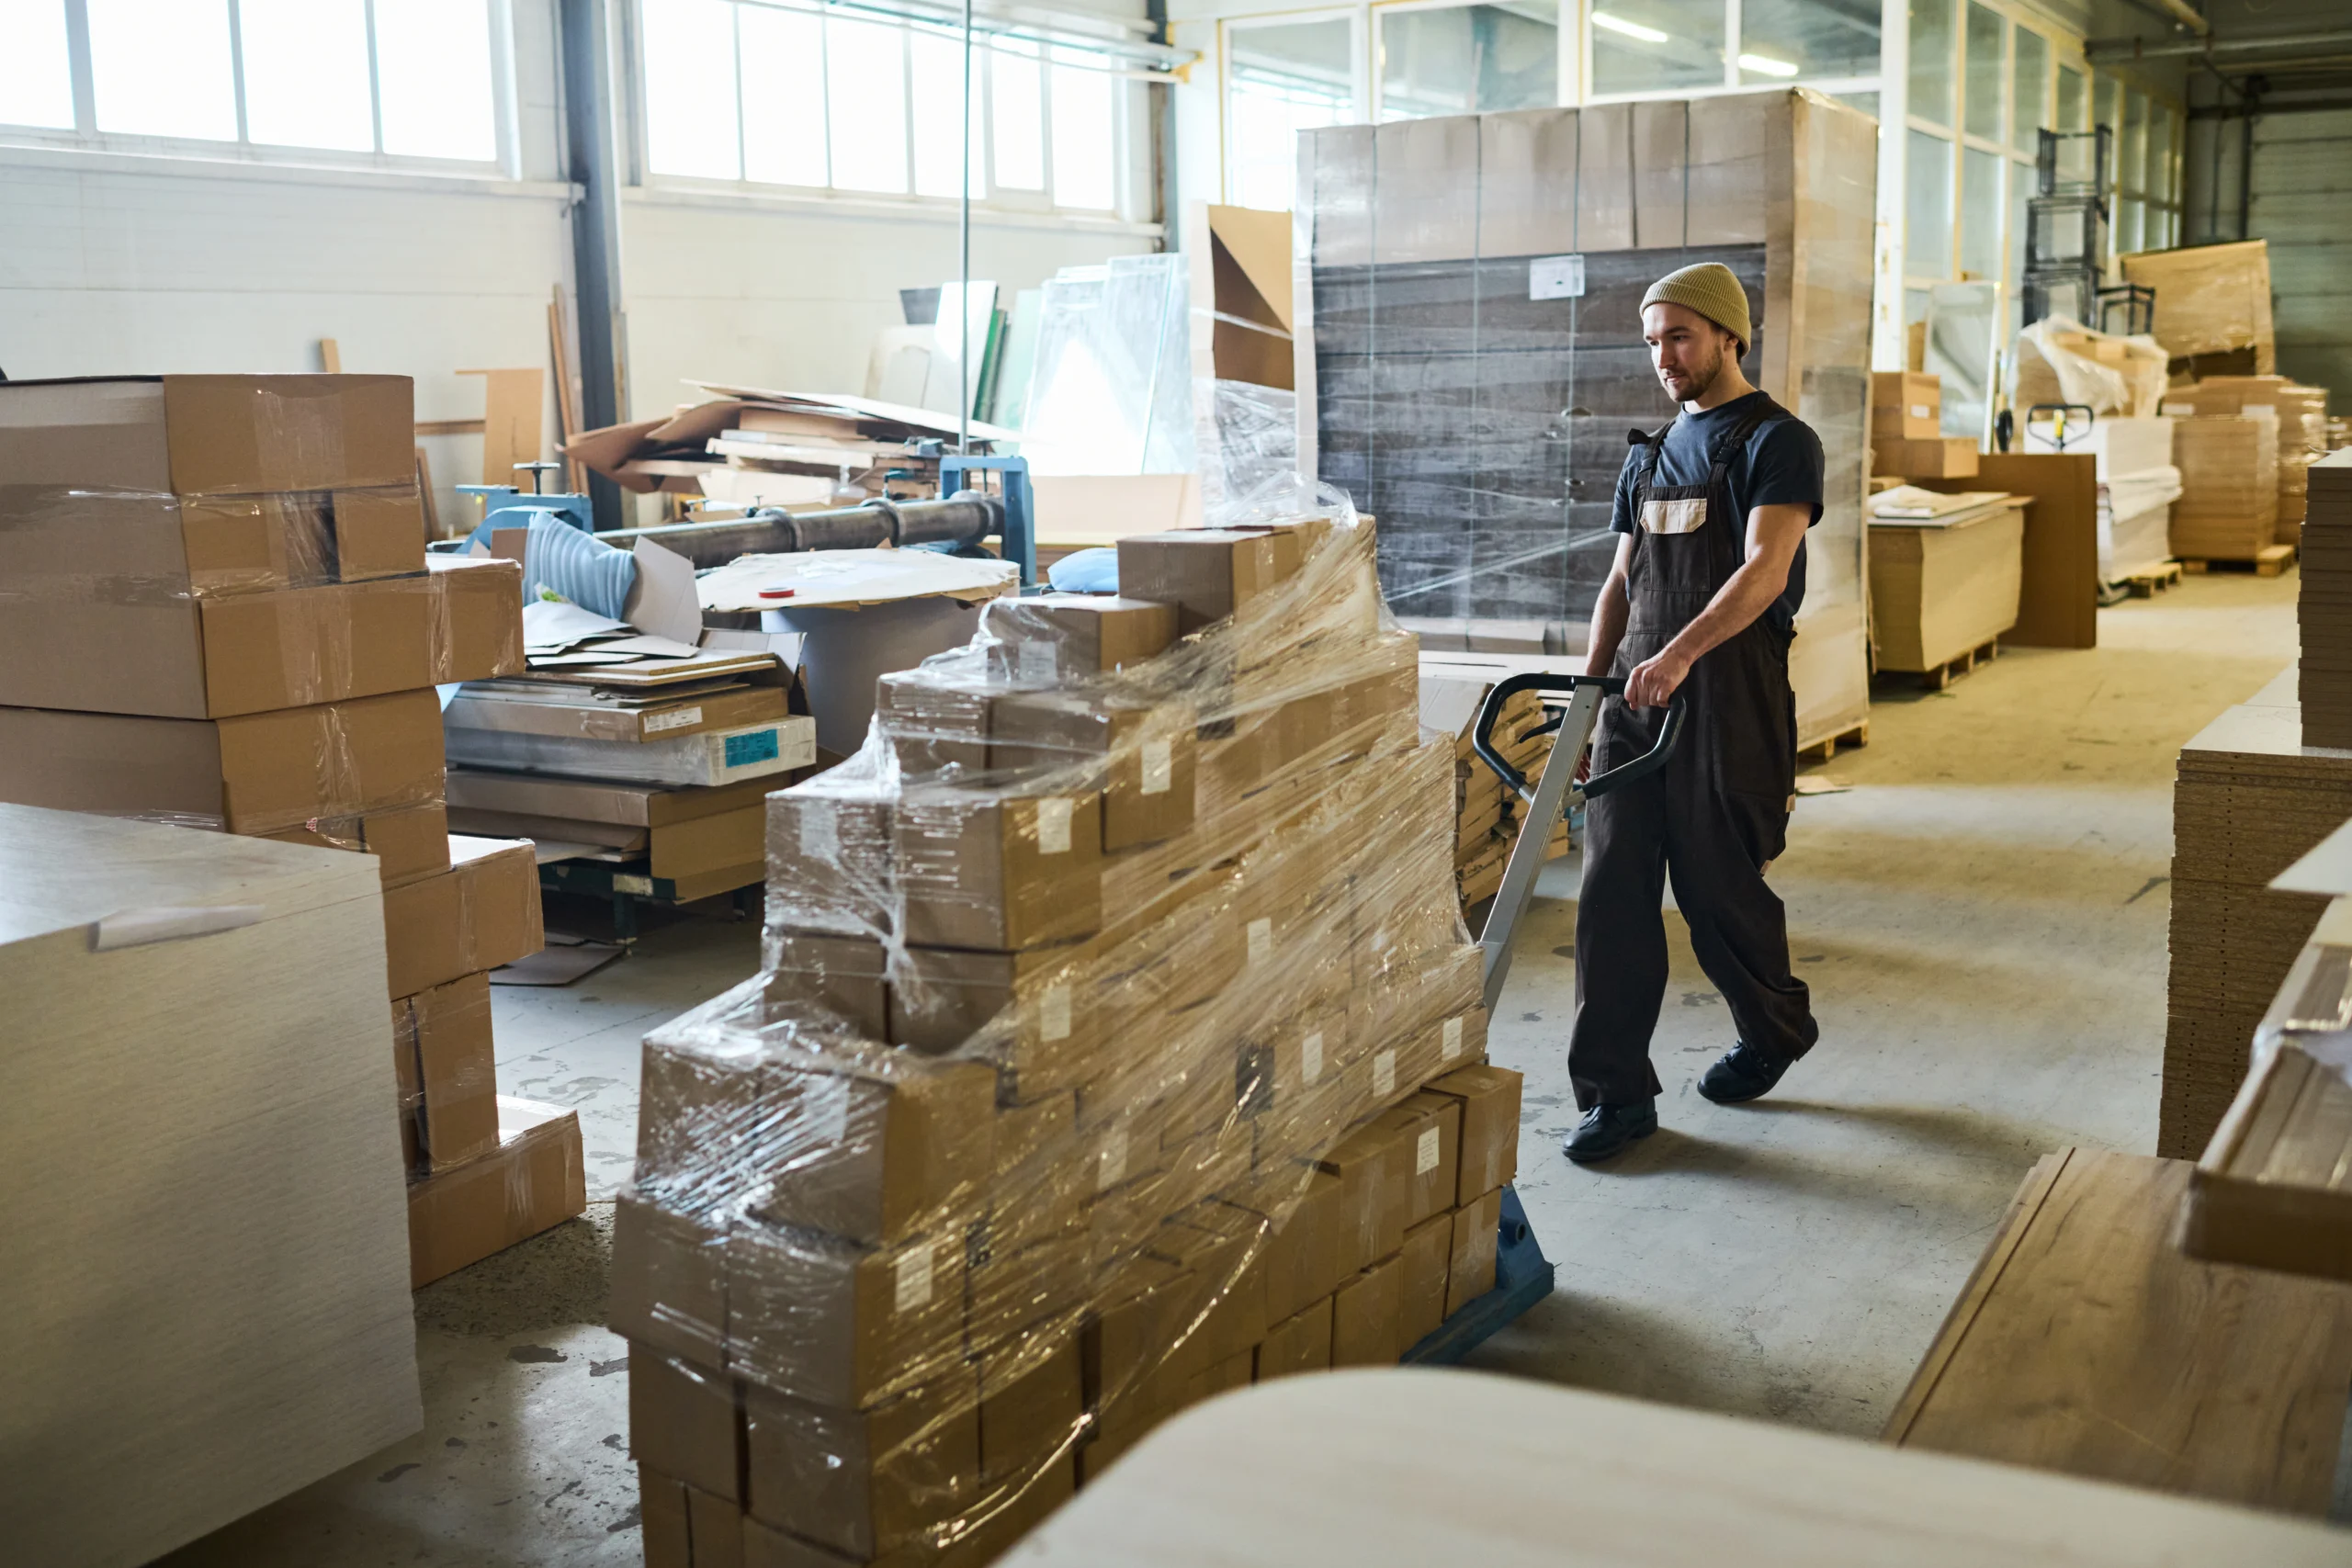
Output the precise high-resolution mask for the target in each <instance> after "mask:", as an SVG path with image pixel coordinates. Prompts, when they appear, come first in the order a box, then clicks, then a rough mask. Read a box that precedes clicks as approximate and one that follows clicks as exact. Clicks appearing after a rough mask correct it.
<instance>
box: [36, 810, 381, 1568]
mask: <svg viewBox="0 0 2352 1568" xmlns="http://www.w3.org/2000/svg"><path fill="white" fill-rule="evenodd" d="M383 974H384V919H383V899H382V897H381V894H380V891H379V886H378V881H377V871H376V862H375V861H373V860H371V859H369V858H368V857H366V856H362V855H356V854H344V853H339V852H334V851H333V850H322V849H309V848H303V847H300V846H296V845H291V844H282V843H274V842H271V841H270V840H266V839H260V838H248V837H240V836H236V835H232V834H227V833H196V832H189V831H187V830H186V829H180V828H175V827H169V826H165V825H163V824H158V823H153V822H131V821H119V820H116V819H113V818H106V817H98V816H92V815H85V814H81V813H75V812H64V811H48V810H42V809H40V808H38V807H25V806H0V1040H5V1041H6V1049H0V1188H5V1190H6V1191H7V1192H8V1193H9V1195H10V1198H9V1213H8V1222H7V1224H5V1225H0V1314H6V1321H7V1323H8V1326H9V1334H10V1340H11V1349H12V1352H13V1353H12V1357H11V1365H10V1367H9V1371H8V1376H7V1389H8V1392H7V1396H6V1398H5V1399H0V1451H5V1452H6V1454H7V1455H8V1462H7V1464H6V1466H5V1467H0V1521H6V1532H7V1540H8V1545H7V1556H8V1559H9V1561H11V1562H26V1563H35V1562H38V1563H98V1562H108V1563H131V1562H146V1561H148V1560H149V1559H151V1558H153V1557H158V1556H161V1555H162V1554H163V1553H164V1552H166V1551H171V1550H173V1549H174V1548H175V1547H177V1546H179V1545H181V1544H182V1543H184V1542H186V1541H188V1540H194V1539H195V1538H197V1537H198V1536H201V1535H204V1534H206V1533H208V1532H209V1531H211V1530H214V1529H218V1528H220V1526H222V1525H224V1524H227V1523H228V1522H230V1521H231V1520H232V1519H234V1518H236V1517H239V1516H241V1515H243V1514H245V1513H249V1512H251V1511H252V1510H253V1509H254V1508H257V1507H260V1506H263V1505H264V1504H266V1503H269V1502H271V1501H273V1500H275V1499H277V1498H278V1497H281V1496H284V1495H287V1494H288V1493H289V1492H292V1491H294V1490H296V1489H297V1488H299V1487H301V1486H304V1485H307V1484H309V1483H311V1482H313V1481H316V1480H318V1479H319V1478H321V1477H322V1476H324V1475H327V1474H329V1473H331V1472H334V1471H335V1470H337V1469H339V1468H341V1467H342V1466H344V1465H346V1464H350V1463H353V1462H354V1461H357V1460H359V1459H362V1458H364V1457H365V1456H366V1455H368V1454H369V1453H371V1452H373V1451H374V1450H377V1449H379V1448H381V1447H383V1446H384V1445H385V1444H387V1443H390V1442H393V1441H396V1440H398V1439H399V1438H403V1437H406V1436H407V1435H408V1434H409V1433H411V1432H413V1431H415V1430H416V1429H417V1427H418V1426H419V1425H420V1424H421V1423H422V1421H423V1411H422V1408H421V1406H420V1404H419V1403H418V1399H417V1382H416V1341H415V1325H414V1323H413V1319H412V1315H411V1311H410V1303H409V1279H408V1234H407V1219H406V1216H405V1213H404V1206H403V1198H402V1182H401V1145H400V1139H399V1138H398V1136H396V1135H395V1133H394V1130H393V1124H392V1118H391V1117H390V1115H389V1114H387V1111H389V1109H390V1105H391V1101H392V1095H393V1092H394V1089H393V1077H392V1066H391V1063H392V1042H391V1037H390V1024H389V1023H388V1021H387V1020H386V1017H385V1012H384V989H383Z"/></svg>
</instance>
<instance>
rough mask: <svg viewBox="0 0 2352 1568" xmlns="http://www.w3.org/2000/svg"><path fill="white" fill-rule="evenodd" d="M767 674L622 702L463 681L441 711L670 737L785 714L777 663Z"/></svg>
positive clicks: (569, 690) (576, 732) (560, 731)
mask: <svg viewBox="0 0 2352 1568" xmlns="http://www.w3.org/2000/svg"><path fill="white" fill-rule="evenodd" d="M752 679H754V680H760V679H763V678H762V677H760V676H756V675H755V676H753V677H752ZM771 679H772V680H773V682H774V683H769V684H759V685H752V686H746V687H744V688H743V689H741V690H740V691H731V692H712V693H709V694H703V695H696V696H691V697H664V696H662V695H661V694H660V691H659V688H656V689H655V690H654V691H653V692H649V693H646V694H643V695H641V696H634V697H631V698H628V699H626V700H625V701H623V702H615V701H613V700H611V699H610V698H609V697H604V696H598V695H597V694H594V692H592V691H590V690H589V689H587V688H584V687H583V688H573V687H556V688H553V689H552V690H549V689H547V688H540V689H537V690H518V689H512V688H503V687H498V686H486V687H469V688H468V689H467V690H465V691H462V692H460V693H458V694H457V696H456V697H455V698H453V699H451V701H450V704H449V707H448V711H447V713H446V714H445V715H443V717H444V718H445V719H446V720H447V724H448V727H449V728H452V729H491V730H498V731H501V732H503V733H507V734H517V735H547V736H553V737H557V738H559V739H573V740H625V741H632V742H644V741H648V740H672V739H679V738H681V737H684V736H688V735H706V734H708V733H710V732H711V731H713V730H718V729H739V728H742V727H743V726H745V725H752V724H763V723H767V722H770V721H772V720H775V719H780V718H784V717H786V716H788V713H789V707H788V705H789V702H790V700H791V699H790V696H789V694H788V693H787V692H786V689H785V686H784V683H783V682H784V679H785V671H781V670H779V671H775V672H774V674H773V676H772V678H771ZM567 699H570V700H567Z"/></svg>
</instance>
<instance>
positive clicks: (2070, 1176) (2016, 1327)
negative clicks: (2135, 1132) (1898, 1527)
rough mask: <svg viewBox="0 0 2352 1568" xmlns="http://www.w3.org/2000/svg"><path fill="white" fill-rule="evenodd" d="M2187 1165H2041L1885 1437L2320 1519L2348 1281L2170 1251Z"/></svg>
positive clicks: (2340, 1389) (2127, 1159)
mask: <svg viewBox="0 0 2352 1568" xmlns="http://www.w3.org/2000/svg"><path fill="white" fill-rule="evenodd" d="M2188 1170H2189V1168H2188V1166H2187V1165H2186V1164H2184V1163H2182V1162H2180V1161H2178V1160H2159V1159H2150V1158H2146V1157H2144V1156H2136V1155H2120V1154H2106V1153H2097V1152H2089V1151H2083V1150H2075V1149H2068V1150H2064V1151H2062V1152H2060V1153H2058V1154H2054V1155H2049V1156H2044V1157H2043V1158H2042V1160H2041V1162H2040V1163H2039V1164H2037V1165H2036V1166H2035V1167H2034V1168H2033V1169H2032V1171H2031V1172H2030V1174H2029V1175H2028V1176H2027V1178H2026V1180H2025V1184H2024V1185H2023V1186H2022V1187H2021V1188H2020V1189H2019V1190H2018V1195H2017V1198H2016V1200H2015V1201H2013V1202H2012V1203H2011V1205H2010V1208H2009V1212H2008V1213H2007V1216H2006V1217H2005V1218H2004V1219H2003V1221H2002V1224H2001V1226H2000V1228H1999V1230H1998V1231H1996V1233H1995V1235H1994V1237H1993V1242H1992V1245H1991V1246H1990V1247H1987V1248H1986V1249H1985V1256H1984V1258H1983V1259H1982V1260H1981V1261H1980V1262H1979V1263H1978V1265H1977V1268H1976V1271H1975V1273H1974V1274H1973V1275H1972V1276H1971V1277H1970V1279H1969V1281H1968V1284H1967V1286H1966V1287H1965V1288H1964V1289H1963V1290H1962V1292H1961V1295H1960V1299H1959V1300H1958V1301H1957V1302H1955V1303H1953V1306H1952V1310H1951V1315H1950V1316H1949V1317H1947V1318H1946V1319H1945V1321H1944V1325H1943V1328H1942V1330H1941V1331H1940V1332H1939V1334H1938V1335H1937V1336H1936V1339H1935V1343H1934V1344H1933V1345H1932V1346H1930V1347H1929V1348H1928V1355H1927V1357H1926V1359H1924V1360H1922V1361H1921V1362H1920V1365H1919V1370H1918V1371H1917V1373H1916V1374H1915V1375H1914V1377H1913V1378H1912V1381H1911V1384H1910V1387H1909V1388H1907V1389H1906V1390H1905V1393H1904V1395H1903V1398H1902V1399H1901V1400H1900V1401H1899V1402H1898V1403H1897V1404H1896V1406H1895V1409H1894V1415H1893V1416H1890V1417H1889V1418H1888V1421H1887V1424H1886V1428H1885V1432H1884V1437H1885V1439H1886V1440H1887V1441H1888V1442H1890V1443H1894V1444H1897V1445H1900V1446H1904V1447H1908V1448H1920V1449H1934V1450H1941V1451H1943V1452H1947V1453H1957V1454H1971V1455H1974V1456H1976V1457H1978V1458H1981V1459H1990V1460H1999V1461H2005V1462H2007V1463H2011V1464H2023V1465H2032V1466H2036V1467H2039V1468H2042V1469H2048V1470H2059V1471H2065V1472H2071V1473H2073V1474H2076V1475H2085V1476H2091V1477H2095V1478H2098V1479H2102V1480H2108V1481H2119V1482H2123V1483H2129V1484H2132V1485H2138V1486H2150V1487H2155V1488H2158V1489H2160V1490H2163V1491H2168V1492H2181V1493H2187V1494H2190V1495H2197V1496H2203V1497H2210V1498H2214V1499H2216V1500H2219V1501H2223V1502H2232V1503H2242V1504H2245V1505H2248V1506H2254V1507H2267V1508H2279V1509H2286V1510H2289V1511H2292V1512H2299V1513H2307V1514H2313V1515H2324V1514H2325V1513H2326V1511H2327V1506H2328V1502H2329V1498H2330V1496H2331V1495H2332V1494H2333V1491H2334V1487H2335V1457H2336V1441H2337V1438H2338V1436H2339V1434H2340V1433H2341V1430H2342V1427H2343V1423H2344V1413H2345V1404H2346V1392H2347V1390H2352V1287H2345V1286H2339V1285H2335V1284H2328V1283H2322V1282H2319V1281H2314V1280H2300V1279H2295V1278H2291V1277H2289V1276H2286V1275H2281V1274H2275V1273H2270V1272H2267V1271H2264V1270H2258V1269H2240V1268H2234V1267H2231V1266H2228V1265H2223V1264H2213V1263H2205V1262H2200V1261H2199V1260H2197V1259H2194V1258H2184V1257H2182V1256H2181V1255H2180V1254H2179V1253H2178V1252H2177V1251H2175V1250H2174V1249H2173V1247H2172V1241H2171V1237H2172V1228H2173V1224H2174V1220H2175V1216H2176V1214H2177V1212H2178V1210H2179V1207H2180V1201H2181V1198H2182V1195H2183V1194H2184V1193H2185V1192H2186V1191H2187V1190H2188Z"/></svg>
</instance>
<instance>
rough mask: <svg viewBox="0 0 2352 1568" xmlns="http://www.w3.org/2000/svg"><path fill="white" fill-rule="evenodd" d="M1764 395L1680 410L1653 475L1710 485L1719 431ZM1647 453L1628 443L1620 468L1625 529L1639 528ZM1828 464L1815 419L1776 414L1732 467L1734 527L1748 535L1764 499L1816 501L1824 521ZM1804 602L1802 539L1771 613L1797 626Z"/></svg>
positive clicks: (1727, 471)
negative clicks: (1639, 489) (1638, 501)
mask: <svg viewBox="0 0 2352 1568" xmlns="http://www.w3.org/2000/svg"><path fill="white" fill-rule="evenodd" d="M1763 395H1764V394H1763V393H1761V392H1751V393H1749V394H1748V395H1747V397H1744V398H1734V399H1733V400H1731V401H1729V402H1727V403H1724V404H1721V405H1719V406H1717V407H1715V408H1711V409H1707V410H1705V411H1703V412H1699V413H1689V412H1685V413H1681V414H1679V415H1677V416H1676V418H1675V421H1674V423H1673V424H1672V425H1671V426H1670V427H1669V428H1668V431H1667V433H1666V445H1665V446H1664V447H1662V448H1661V449H1660V450H1659V452H1658V455H1657V475H1656V476H1655V478H1654V479H1652V480H1651V482H1652V483H1654V484H1660V485H1702V484H1705V483H1706V482H1707V467H1708V465H1707V455H1708V454H1709V453H1710V452H1711V451H1713V449H1714V445H1715V437H1716V436H1717V435H1719V434H1722V433H1723V432H1724V430H1726V429H1728V428H1729V427H1730V426H1732V425H1735V424H1737V423H1739V422H1740V420H1741V419H1742V418H1743V417H1745V416H1746V415H1747V412H1748V410H1749V409H1751V408H1753V407H1754V406H1755V400H1756V399H1758V398H1760V397H1762V396H1763ZM1643 457H1645V449H1644V448H1642V447H1639V446H1632V447H1628V448H1627V449H1626V453H1625V466H1624V468H1623V469H1622V470H1620V471H1619V473H1618V475H1617V510H1616V513H1615V514H1614V515H1613V516H1612V517H1611V519H1610V521H1609V525H1610V526H1611V528H1613V529H1615V530H1616V531H1617V532H1618V533H1620V534H1630V533H1632V532H1633V531H1634V480H1635V479H1637V478H1639V477H1640V474H1641V468H1642V459H1643ZM1821 467H1822V465H1821V438H1820V437H1819V436H1817V435H1815V434H1814V433H1813V427H1812V426H1811V425H1808V424H1806V423H1804V421H1803V420H1799V419H1775V420H1768V421H1766V422H1765V423H1763V424H1762V425H1759V426H1758V428H1757V431H1756V434H1753V435H1751V436H1749V437H1748V438H1747V446H1746V448H1745V449H1744V450H1742V451H1739V452H1736V453H1734V454H1733V455H1732V457H1731V459H1730V461H1729V462H1727V463H1726V464H1725V465H1724V488H1726V489H1727V490H1729V491H1731V509H1732V517H1733V519H1734V523H1733V526H1735V527H1736V528H1737V529H1738V530H1739V531H1740V536H1741V537H1742V538H1743V539H1744V538H1746V537H1747V514H1748V513H1750V512H1752V511H1754V510H1755V509H1756V508H1757V507H1759V506H1810V507H1812V508H1813V522H1814V523H1818V522H1820V521H1821ZM1807 526H1811V525H1810V524H1808V525H1807ZM1801 604H1804V543H1803V542H1802V541H1800V542H1799V543H1798V545H1797V553H1796V558H1795V559H1794V560H1792V561H1791V562H1790V563H1789V586H1788V589H1787V591H1786V592H1783V593H1781V596H1780V598H1779V599H1777V600H1775V601H1773V604H1772V607H1771V608H1770V609H1769V610H1767V611H1765V612H1764V614H1765V616H1766V618H1767V619H1769V620H1770V622H1771V623H1772V625H1773V626H1777V627H1779V628H1780V629H1781V631H1783V632H1786V631H1791V630H1793V629H1794V628H1795V626H1796V623H1797V608H1798V606H1800V605H1801Z"/></svg>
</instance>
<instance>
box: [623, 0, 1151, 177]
mask: <svg viewBox="0 0 2352 1568" xmlns="http://www.w3.org/2000/svg"><path fill="white" fill-rule="evenodd" d="M641 16H642V25H643V32H642V37H641V42H640V46H639V58H640V60H641V62H642V67H643V69H642V73H641V75H642V80H643V92H644V117H643V123H644V136H645V159H646V167H647V169H648V170H649V171H650V172H651V173H652V174H654V175H670V176H676V177H683V178H687V179H697V180H724V181H732V182H738V183H741V184H745V185H752V186H796V187H799V188H803V189H809V190H825V189H831V190H834V191H839V192H842V193H845V194H851V195H861V196H865V195H871V196H885V197H916V198H941V199H954V198H956V197H959V196H960V195H961V194H962V191H963V188H964V184H965V179H966V175H967V167H966V164H965V156H964V155H965V150H966V146H967V141H966V134H967V129H968V131H969V143H968V145H969V148H970V163H969V165H968V174H969V178H970V183H971V190H972V197H973V199H975V200H978V201H992V202H996V203H998V204H1000V205H1007V206H1028V207H1047V206H1050V207H1054V208H1057V209H1064V210H1069V211H1084V212H1110V211H1114V210H1115V209H1118V208H1119V206H1120V205H1121V203H1120V193H1119V179H1118V172H1119V169H1120V167H1121V164H1122V152H1121V150H1122V149H1123V148H1124V147H1125V137H1124V135H1123V134H1122V132H1123V130H1124V119H1125V116H1124V113H1123V110H1124V108H1125V105H1126V101H1127V97H1128V95H1127V93H1126V92H1125V85H1126V82H1127V78H1128V73H1127V72H1126V70H1125V68H1124V67H1122V66H1121V65H1120V64H1119V62H1117V61H1115V60H1114V59H1112V58H1111V57H1110V56H1109V55H1108V54H1106V53H1105V52H1103V51H1098V50H1092V49H1089V48H1086V47H1084V46H1083V45H1080V44H1076V43H1069V42H1063V41H1046V40H1043V39H1034V38H1024V37H1012V36H1007V35H998V36H995V37H992V38H990V39H988V40H987V41H986V42H983V43H978V45H977V47H976V48H975V49H974V51H973V57H972V98H971V104H970V113H969V115H968V116H966V115H964V114H959V113H958V112H957V106H958V105H960V104H962V103H963V102H964V45H963V37H962V34H961V32H960V31H959V30H958V29H956V28H954V27H952V26H949V25H947V24H944V23H931V22H927V21H922V20H918V19H914V18H910V17H898V16H893V15H890V14H888V13H887V12H885V11H883V10H881V9H879V8H878V7H876V6H871V5H865V4H859V5H833V6H823V5H809V4H774V3H770V0H644V6H643V9H642V13H641Z"/></svg>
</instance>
